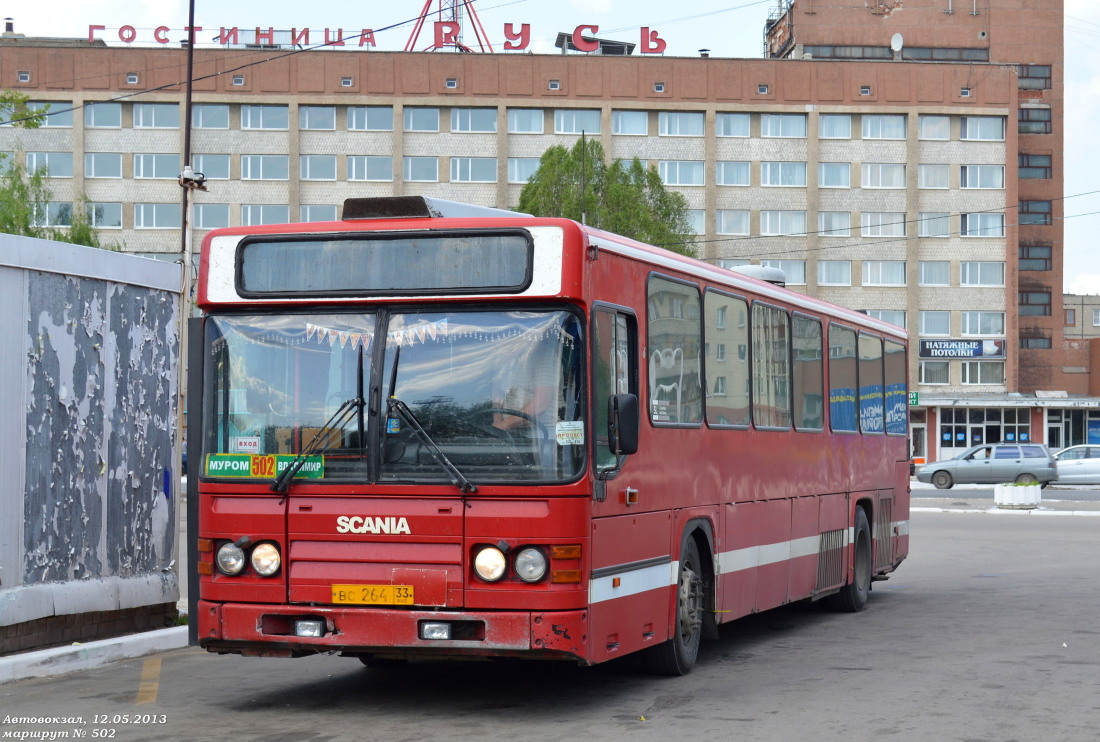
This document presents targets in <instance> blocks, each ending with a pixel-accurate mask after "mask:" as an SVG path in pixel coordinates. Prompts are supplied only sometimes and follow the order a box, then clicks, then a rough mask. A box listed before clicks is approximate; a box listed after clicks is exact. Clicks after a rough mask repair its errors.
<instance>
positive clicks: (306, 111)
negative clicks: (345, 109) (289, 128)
mask: <svg viewBox="0 0 1100 742" xmlns="http://www.w3.org/2000/svg"><path fill="white" fill-rule="evenodd" d="M298 128H299V129H318V130H321V131H335V130H336V106H298Z"/></svg>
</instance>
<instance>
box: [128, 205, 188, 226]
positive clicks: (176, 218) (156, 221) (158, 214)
mask: <svg viewBox="0 0 1100 742" xmlns="http://www.w3.org/2000/svg"><path fill="white" fill-rule="evenodd" d="M179 228H180V205H179V204H134V229H179Z"/></svg>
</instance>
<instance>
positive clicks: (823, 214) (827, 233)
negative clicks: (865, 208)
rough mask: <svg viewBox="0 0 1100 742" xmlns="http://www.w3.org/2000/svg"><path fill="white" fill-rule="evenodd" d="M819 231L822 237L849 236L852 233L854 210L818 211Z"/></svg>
mask: <svg viewBox="0 0 1100 742" xmlns="http://www.w3.org/2000/svg"><path fill="white" fill-rule="evenodd" d="M817 231H818V234H820V235H821V236H822V237H849V236H851V234H852V212H850V211H819V212H817Z"/></svg>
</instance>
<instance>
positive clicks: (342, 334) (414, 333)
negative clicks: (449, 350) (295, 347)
mask: <svg viewBox="0 0 1100 742" xmlns="http://www.w3.org/2000/svg"><path fill="white" fill-rule="evenodd" d="M446 334H447V320H446V319H440V320H436V321H435V322H422V323H420V324H419V325H413V326H412V327H407V328H404V329H401V330H393V331H391V332H389V333H387V335H386V339H387V341H389V342H392V343H394V344H396V345H412V344H413V343H417V342H419V343H426V342H428V340H436V339H438V338H439V337H441V336H444V335H446ZM373 339H374V333H373V332H371V331H367V332H353V331H351V330H336V329H333V328H331V327H324V326H322V325H316V324H313V323H312V322H307V323H306V340H314V341H316V342H318V343H326V342H327V343H328V346H329V347H330V348H334V347H336V345H337V344H339V345H340V347H341V348H346V347H349V346H350V347H351V348H352V349H353V350H354V349H355V348H356V347H358V346H360V345H362V346H363V349H364V350H368V349H370V344H371V341H372V340H373Z"/></svg>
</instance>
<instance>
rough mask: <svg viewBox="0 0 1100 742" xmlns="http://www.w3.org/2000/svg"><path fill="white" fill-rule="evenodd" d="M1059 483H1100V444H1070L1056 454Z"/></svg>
mask: <svg viewBox="0 0 1100 742" xmlns="http://www.w3.org/2000/svg"><path fill="white" fill-rule="evenodd" d="M1054 463H1055V464H1056V465H1057V466H1058V479H1057V480H1055V481H1056V483H1057V484H1100V446H1070V447H1069V448H1063V449H1062V450H1061V451H1059V452H1058V453H1056V454H1054Z"/></svg>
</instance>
